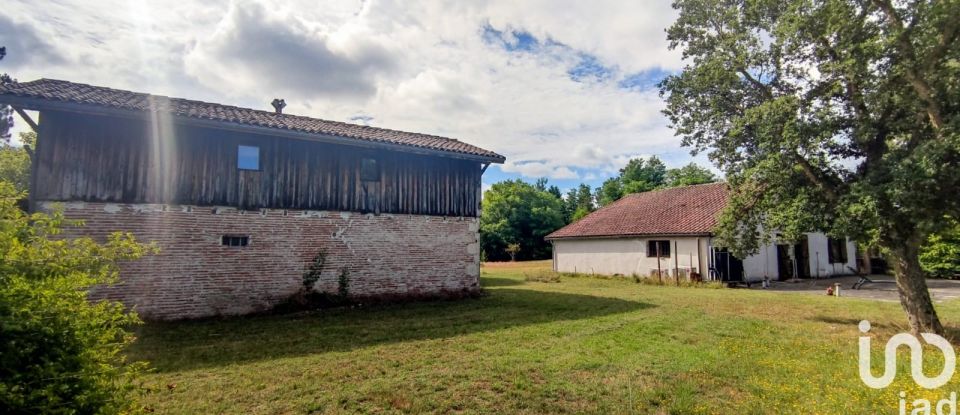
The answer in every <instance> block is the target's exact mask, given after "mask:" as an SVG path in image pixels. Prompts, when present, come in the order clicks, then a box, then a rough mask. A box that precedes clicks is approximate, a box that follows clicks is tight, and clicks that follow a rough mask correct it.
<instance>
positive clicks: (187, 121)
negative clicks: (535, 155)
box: [0, 94, 506, 164]
mask: <svg viewBox="0 0 960 415" xmlns="http://www.w3.org/2000/svg"><path fill="white" fill-rule="evenodd" d="M0 103H2V104H7V105H10V106H12V107H14V108H18V109H21V110H30V111H63V112H72V113H77V114H88V115H105V116H113V117H121V118H127V119H133V120H145V119H147V117H148V116H149V113H148V112H147V111H136V110H128V109H122V108H110V107H106V106H102V105H94V104H80V103H76V102H64V101H54V100H49V99H42V98H33V97H22V96H15V95H2V94H0ZM171 119H172V120H173V121H174V122H175V123H177V124H180V125H187V126H194V127H202V128H210V129H217V130H226V131H236V132H242V133H251V134H259V135H267V136H272V137H284V138H292V139H297V140H306V141H315V142H321V143H329V144H339V145H344V146H353V147H365V148H374V149H380V150H392V151H398V152H404V153H414V154H422V155H428V156H436V157H447V158H455V159H462V160H470V161H476V162H480V163H498V164H502V163H503V162H504V161H505V160H506V159H505V158H504V157H502V156H501V157H488V156H481V155H477V154H468V153H460V152H455V151H443V150H434V149H429V148H423V147H418V146H412V145H404V144H397V143H388V142H378V141H372V140H363V139H358V138H352V137H342V136H336V135H331V134H319V133H309V132H304V131H293V130H286V129H280V128H270V127H261V126H257V125H248V124H240V123H235V122H226V121H218V120H208V119H203V118H193V117H185V116H182V115H172V114H171Z"/></svg>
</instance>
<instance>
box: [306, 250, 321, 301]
mask: <svg viewBox="0 0 960 415" xmlns="http://www.w3.org/2000/svg"><path fill="white" fill-rule="evenodd" d="M326 264H327V253H326V252H325V251H320V252H317V255H315V256H314V257H313V260H311V261H310V265H308V266H307V270H306V271H305V272H304V273H303V288H304V289H306V290H307V291H308V292H309V291H313V286H314V285H316V283H317V281H320V276H321V275H322V274H323V267H324V266H325V265H326Z"/></svg>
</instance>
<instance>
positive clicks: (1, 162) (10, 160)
mask: <svg viewBox="0 0 960 415" xmlns="http://www.w3.org/2000/svg"><path fill="white" fill-rule="evenodd" d="M20 141H22V142H23V146H21V147H15V146H12V145H3V144H0V181H4V182H7V183H11V184H13V186H14V188H15V189H16V190H17V191H19V192H26V191H27V190H29V189H30V155H29V154H28V153H27V150H26V149H27V148H28V147H29V148H34V144H35V143H36V142H37V133H34V132H29V133H20Z"/></svg>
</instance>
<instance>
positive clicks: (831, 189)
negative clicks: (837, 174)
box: [793, 151, 840, 202]
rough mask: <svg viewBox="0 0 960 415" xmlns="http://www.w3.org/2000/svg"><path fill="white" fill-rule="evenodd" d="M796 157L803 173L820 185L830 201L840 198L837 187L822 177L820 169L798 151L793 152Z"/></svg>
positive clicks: (812, 181)
mask: <svg viewBox="0 0 960 415" xmlns="http://www.w3.org/2000/svg"><path fill="white" fill-rule="evenodd" d="M793 155H794V157H795V158H796V160H797V165H798V166H800V169H801V170H802V171H803V175H804V176H805V177H806V178H807V180H810V182H811V183H813V184H814V185H816V186H817V187H819V188H820V189H822V190H823V191H824V193H825V194H826V195H827V199H829V200H830V201H833V202H835V201H837V200H839V199H840V198H839V196H838V195H837V189H836V187H835V186H834V185H833V184H832V183H828V182H827V181H826V180H825V179H824V178H823V177H821V172H820V171H819V169H817V168H816V167H814V166H813V165H812V164H810V161H809V160H807V159H806V158H804V157H803V156H801V155H800V153H797V152H796V151H794V152H793Z"/></svg>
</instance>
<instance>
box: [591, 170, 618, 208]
mask: <svg viewBox="0 0 960 415" xmlns="http://www.w3.org/2000/svg"><path fill="white" fill-rule="evenodd" d="M621 183H622V182H621V181H620V178H619V177H611V178H609V179H607V180H604V181H603V184H602V185H601V186H600V187H598V188H597V196H596V198H597V204H598V205H600V206H601V207H602V206H606V205H609V204H611V203H613V202H616V201H618V200H620V198H621V197H623V184H621Z"/></svg>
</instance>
